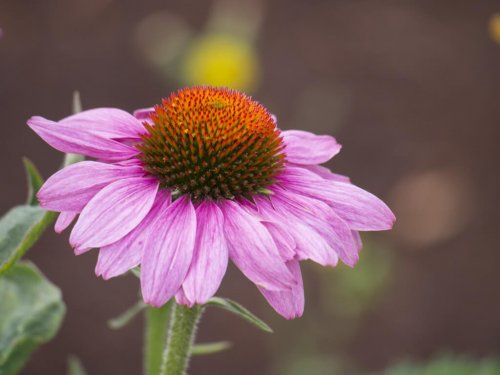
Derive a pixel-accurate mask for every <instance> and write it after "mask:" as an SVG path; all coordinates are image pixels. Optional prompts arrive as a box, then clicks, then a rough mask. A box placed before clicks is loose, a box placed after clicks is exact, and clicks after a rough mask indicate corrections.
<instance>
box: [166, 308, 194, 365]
mask: <svg viewBox="0 0 500 375" xmlns="http://www.w3.org/2000/svg"><path fill="white" fill-rule="evenodd" d="M202 310H203V308H202V307H200V306H194V307H192V308H188V307H185V306H182V305H177V304H173V305H172V318H171V322H170V331H169V333H168V339H167V345H166V348H165V352H164V355H163V364H162V368H161V371H160V375H184V374H186V369H187V366H188V363H189V358H190V356H191V346H192V345H193V341H194V336H195V333H196V326H197V323H198V320H199V319H200V316H201V313H202Z"/></svg>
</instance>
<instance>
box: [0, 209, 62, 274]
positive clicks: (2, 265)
mask: <svg viewBox="0 0 500 375" xmlns="http://www.w3.org/2000/svg"><path fill="white" fill-rule="evenodd" d="M54 218H55V213H54V212H47V211H45V210H44V209H42V208H41V207H39V206H17V207H14V208H13V209H11V210H10V211H9V212H7V214H6V215H5V216H3V217H2V218H1V219H0V275H1V274H2V273H3V272H5V271H6V270H7V269H9V268H10V267H12V265H13V264H14V263H15V262H16V260H18V259H19V258H21V257H22V256H23V255H24V253H26V251H27V250H28V249H29V248H30V247H31V246H33V244H34V243H35V242H36V241H37V240H38V238H40V236H41V235H42V233H43V231H44V230H45V229H46V228H47V226H49V225H50V223H52V221H53V220H54Z"/></svg>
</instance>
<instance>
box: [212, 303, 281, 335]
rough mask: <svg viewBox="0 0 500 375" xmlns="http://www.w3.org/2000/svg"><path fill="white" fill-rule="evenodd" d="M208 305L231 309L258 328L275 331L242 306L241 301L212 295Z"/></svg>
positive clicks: (270, 331)
mask: <svg viewBox="0 0 500 375" xmlns="http://www.w3.org/2000/svg"><path fill="white" fill-rule="evenodd" d="M207 305H209V306H210V305H212V306H217V307H220V308H222V309H224V310H227V311H230V312H232V313H233V314H236V315H238V316H239V317H241V318H243V319H245V320H246V321H247V322H250V323H252V324H253V325H254V326H256V327H257V328H260V329H261V330H263V331H265V332H269V333H273V330H272V328H271V327H269V326H268V325H267V324H266V323H265V322H263V321H262V320H261V319H259V318H257V317H256V316H255V315H254V314H253V313H251V312H250V311H248V310H247V309H246V308H244V307H243V306H241V305H240V304H239V303H237V302H234V301H232V300H230V299H228V298H220V297H212V298H210V300H209V301H208V302H207Z"/></svg>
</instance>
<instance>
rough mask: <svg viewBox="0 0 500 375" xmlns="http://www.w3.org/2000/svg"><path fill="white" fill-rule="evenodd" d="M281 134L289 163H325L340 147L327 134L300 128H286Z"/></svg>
mask: <svg viewBox="0 0 500 375" xmlns="http://www.w3.org/2000/svg"><path fill="white" fill-rule="evenodd" d="M282 135H283V141H284V143H285V145H286V147H285V153H286V158H287V160H288V161H289V162H291V163H297V164H321V163H325V162H327V161H328V160H330V159H331V158H333V157H334V156H335V155H337V154H338V153H339V152H340V149H341V147H342V146H340V145H339V144H338V143H337V141H336V140H335V138H333V137H332V136H329V135H316V134H313V133H310V132H305V131H302V130H287V131H284V132H282Z"/></svg>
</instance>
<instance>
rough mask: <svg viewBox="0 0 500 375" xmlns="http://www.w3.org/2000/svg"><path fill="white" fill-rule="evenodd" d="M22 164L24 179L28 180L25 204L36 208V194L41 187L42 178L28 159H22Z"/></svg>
mask: <svg viewBox="0 0 500 375" xmlns="http://www.w3.org/2000/svg"><path fill="white" fill-rule="evenodd" d="M23 164H24V169H25V171H26V179H27V180H28V198H27V199H26V204H29V205H32V206H36V205H37V204H38V200H37V199H36V193H37V192H38V190H40V188H41V187H42V185H43V178H42V176H41V175H40V172H38V169H37V168H36V167H35V164H33V163H32V162H31V160H30V159H28V158H23Z"/></svg>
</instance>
